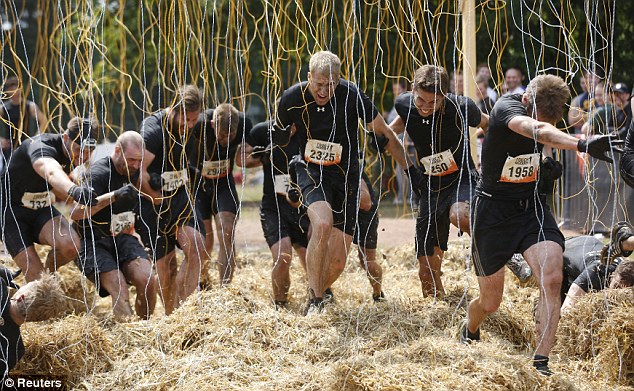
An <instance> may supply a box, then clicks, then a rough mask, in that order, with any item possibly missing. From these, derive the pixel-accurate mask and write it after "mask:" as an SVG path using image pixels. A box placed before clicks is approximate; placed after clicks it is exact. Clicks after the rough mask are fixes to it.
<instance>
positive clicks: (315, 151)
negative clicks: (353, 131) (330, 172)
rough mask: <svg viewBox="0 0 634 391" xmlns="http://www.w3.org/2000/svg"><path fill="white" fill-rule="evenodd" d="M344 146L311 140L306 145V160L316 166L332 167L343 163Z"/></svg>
mask: <svg viewBox="0 0 634 391" xmlns="http://www.w3.org/2000/svg"><path fill="white" fill-rule="evenodd" d="M342 153H343V146H341V144H337V143H331V142H328V141H321V140H315V139H311V140H308V142H307V143H306V150H305V152H304V158H305V159H306V161H309V162H311V163H314V164H320V165H322V166H331V165H333V164H339V162H341V154H342Z"/></svg>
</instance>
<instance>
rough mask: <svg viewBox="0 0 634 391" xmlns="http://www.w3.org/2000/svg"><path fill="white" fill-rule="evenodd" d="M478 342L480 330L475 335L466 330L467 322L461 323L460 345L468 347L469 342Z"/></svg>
mask: <svg viewBox="0 0 634 391" xmlns="http://www.w3.org/2000/svg"><path fill="white" fill-rule="evenodd" d="M479 340H480V329H478V331H476V332H475V333H471V332H469V330H468V329H467V322H466V321H465V322H464V323H462V327H460V343H463V344H466V345H470V344H471V342H477V341H479Z"/></svg>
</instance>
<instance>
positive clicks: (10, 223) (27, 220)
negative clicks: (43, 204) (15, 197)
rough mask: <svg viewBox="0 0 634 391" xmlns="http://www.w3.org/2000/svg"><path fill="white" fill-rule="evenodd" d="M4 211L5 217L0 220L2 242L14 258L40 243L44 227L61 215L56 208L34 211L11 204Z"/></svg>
mask: <svg viewBox="0 0 634 391" xmlns="http://www.w3.org/2000/svg"><path fill="white" fill-rule="evenodd" d="M5 206H6V204H5ZM3 209H4V210H3V211H2V215H3V216H2V217H1V218H0V221H2V224H1V225H2V233H3V236H2V241H3V242H4V245H5V247H6V248H7V250H8V251H9V254H11V256H12V257H14V258H15V256H16V255H18V254H19V253H21V252H22V251H24V250H25V249H27V248H29V247H31V246H32V245H33V244H34V243H39V240H40V239H39V237H40V232H41V231H42V228H43V227H44V225H45V224H46V223H48V222H49V221H50V220H52V219H53V217H56V216H60V215H61V213H60V212H59V211H58V210H57V209H56V208H55V207H54V206H51V207H48V208H41V209H37V210H33V209H29V208H25V207H23V206H20V205H12V204H10V203H9V204H8V207H6V208H3Z"/></svg>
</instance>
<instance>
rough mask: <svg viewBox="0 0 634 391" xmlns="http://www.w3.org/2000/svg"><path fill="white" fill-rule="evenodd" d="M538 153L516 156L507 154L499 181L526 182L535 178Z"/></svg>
mask: <svg viewBox="0 0 634 391" xmlns="http://www.w3.org/2000/svg"><path fill="white" fill-rule="evenodd" d="M538 171H539V153H529V154H526V155H519V156H516V157H512V156H509V157H507V158H506V162H504V167H503V168H502V175H500V182H509V183H528V182H535V181H536V180H537V172H538Z"/></svg>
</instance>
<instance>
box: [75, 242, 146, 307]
mask: <svg viewBox="0 0 634 391" xmlns="http://www.w3.org/2000/svg"><path fill="white" fill-rule="evenodd" d="M137 258H141V259H148V255H147V253H146V252H145V249H144V248H143V245H141V243H140V242H139V240H138V239H137V238H136V237H134V236H132V235H128V234H119V235H117V236H108V237H104V238H100V239H95V240H93V238H92V237H87V238H86V239H83V240H82V241H81V248H80V249H79V258H77V259H75V264H76V265H77V267H78V268H79V270H81V272H82V273H83V274H84V275H85V276H86V277H87V278H88V279H89V280H90V281H92V282H93V283H95V285H97V289H98V290H99V296H101V297H107V296H108V295H109V293H108V291H106V290H105V289H104V288H103V287H101V286H100V283H99V273H107V272H110V271H113V270H118V269H121V266H122V265H124V264H125V263H127V262H130V261H133V260H135V259H137Z"/></svg>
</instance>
